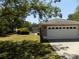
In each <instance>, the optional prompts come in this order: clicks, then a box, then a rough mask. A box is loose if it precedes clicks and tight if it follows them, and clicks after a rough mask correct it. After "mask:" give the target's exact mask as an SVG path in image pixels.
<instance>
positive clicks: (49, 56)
mask: <svg viewBox="0 0 79 59" xmlns="http://www.w3.org/2000/svg"><path fill="white" fill-rule="evenodd" d="M23 40H26V41H28V42H29V41H30V43H31V42H35V44H33V43H31V45H32V46H33V45H34V46H33V47H32V50H33V49H34V50H33V51H35V52H36V51H37V52H39V51H38V48H39V50H40V51H42V52H41V53H43V52H44V51H45V50H46V51H47V52H48V51H51V53H49V54H47V55H46V56H44V58H47V59H60V58H59V56H58V55H57V53H56V51H55V50H54V49H52V48H51V46H50V45H49V43H40V37H39V36H38V35H35V34H33V33H31V34H29V35H18V34H12V35H8V36H6V37H0V42H1V41H3V42H4V43H5V44H4V45H7V46H8V45H9V44H8V43H6V41H13V42H17V43H18V42H19V41H23ZM2 44H3V43H2ZM2 44H0V46H1V45H2ZM10 44H11V43H10ZM39 44H40V45H39ZM42 44H44V45H45V46H46V47H45V46H44V45H42ZM24 45H27V44H24ZM31 45H29V49H30V48H31ZM35 45H36V46H37V47H38V48H36V46H35ZM40 46H41V48H40ZM3 47H4V50H6V49H7V48H8V49H9V48H10V47H6V46H3ZM26 47H27V46H26ZM20 48H21V49H22V47H20ZM0 49H2V50H3V48H1V47H0ZM15 49H17V47H15ZM35 49H36V50H35ZM44 49H45V50H44ZM4 52H5V51H4ZM4 52H3V53H4ZM12 52H13V50H12ZM37 52H36V53H37ZM8 53H9V52H8ZM30 53H32V52H30ZM37 55H38V54H37ZM11 56H12V55H11ZM39 59H41V58H39ZM42 59H43V58H42Z"/></svg>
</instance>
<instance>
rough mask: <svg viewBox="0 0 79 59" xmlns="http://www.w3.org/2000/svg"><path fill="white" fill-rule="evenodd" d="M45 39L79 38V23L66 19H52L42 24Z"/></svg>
mask: <svg viewBox="0 0 79 59" xmlns="http://www.w3.org/2000/svg"><path fill="white" fill-rule="evenodd" d="M40 34H41V38H43V39H74V38H79V22H78V21H71V20H65V19H52V20H49V21H47V22H43V23H41V24H40Z"/></svg>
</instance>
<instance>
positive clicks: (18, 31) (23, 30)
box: [16, 28, 30, 35]
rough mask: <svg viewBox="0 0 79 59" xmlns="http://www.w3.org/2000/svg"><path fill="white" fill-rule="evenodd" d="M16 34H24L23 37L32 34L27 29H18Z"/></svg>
mask: <svg viewBox="0 0 79 59" xmlns="http://www.w3.org/2000/svg"><path fill="white" fill-rule="evenodd" d="M16 32H17V34H22V35H24V34H29V33H30V31H29V30H28V29H27V28H19V29H17V31H16Z"/></svg>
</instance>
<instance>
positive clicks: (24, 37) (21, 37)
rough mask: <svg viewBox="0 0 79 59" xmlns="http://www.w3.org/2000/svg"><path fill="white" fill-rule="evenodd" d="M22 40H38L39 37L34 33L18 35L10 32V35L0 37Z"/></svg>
mask: <svg viewBox="0 0 79 59" xmlns="http://www.w3.org/2000/svg"><path fill="white" fill-rule="evenodd" d="M6 40H8V41H22V40H26V41H38V42H39V41H40V38H39V36H38V35H34V34H32V33H31V34H29V35H18V34H12V35H8V36H6V37H0V41H6Z"/></svg>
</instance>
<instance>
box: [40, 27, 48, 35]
mask: <svg viewBox="0 0 79 59" xmlns="http://www.w3.org/2000/svg"><path fill="white" fill-rule="evenodd" d="M41 31H42V35H43V36H47V26H42V27H41Z"/></svg>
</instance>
